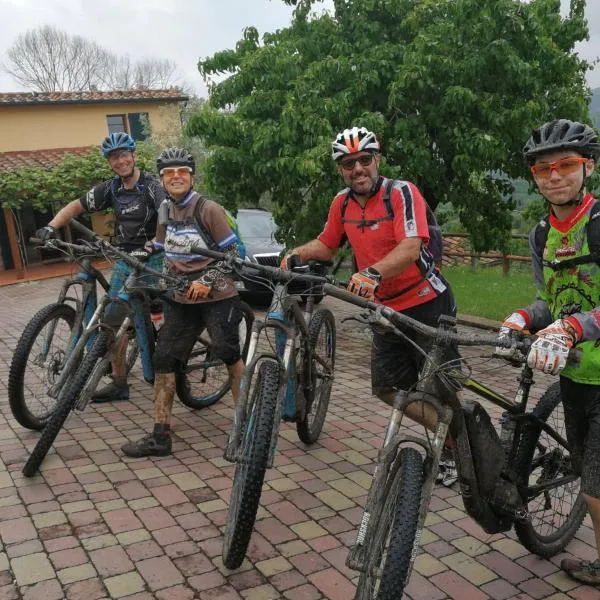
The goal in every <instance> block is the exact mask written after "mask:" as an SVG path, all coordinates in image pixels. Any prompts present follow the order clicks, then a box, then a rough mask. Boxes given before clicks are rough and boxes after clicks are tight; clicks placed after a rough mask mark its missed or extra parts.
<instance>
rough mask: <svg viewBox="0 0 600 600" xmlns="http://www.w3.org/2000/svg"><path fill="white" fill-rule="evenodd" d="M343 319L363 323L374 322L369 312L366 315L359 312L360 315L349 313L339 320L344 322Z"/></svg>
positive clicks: (369, 323)
mask: <svg viewBox="0 0 600 600" xmlns="http://www.w3.org/2000/svg"><path fill="white" fill-rule="evenodd" d="M345 321H358V322H359V323H362V324H363V325H372V324H373V323H375V322H376V321H375V319H373V318H372V317H371V316H370V314H369V316H366V315H365V314H364V313H362V314H360V315H350V316H349V317H344V318H343V319H342V320H341V322H342V323H344V322H345Z"/></svg>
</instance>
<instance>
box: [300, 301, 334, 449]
mask: <svg viewBox="0 0 600 600" xmlns="http://www.w3.org/2000/svg"><path fill="white" fill-rule="evenodd" d="M308 338H309V343H310V346H311V349H312V351H313V356H312V365H311V372H312V382H311V388H312V389H311V392H310V394H308V398H307V399H306V400H307V402H306V411H305V415H304V418H303V419H302V420H301V421H298V423H296V431H297V432H298V437H299V438H300V440H301V441H303V442H304V443H305V444H314V443H315V442H316V441H317V439H318V438H319V435H321V430H322V429H323V423H324V422H325V416H326V415H327V409H328V407H329V397H330V396H331V387H332V385H333V370H334V367H335V317H334V316H333V313H332V312H331V311H330V310H329V309H326V308H323V309H320V310H318V311H316V312H315V313H314V314H313V316H312V319H311V320H310V324H309V327H308Z"/></svg>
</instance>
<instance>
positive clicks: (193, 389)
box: [176, 302, 254, 409]
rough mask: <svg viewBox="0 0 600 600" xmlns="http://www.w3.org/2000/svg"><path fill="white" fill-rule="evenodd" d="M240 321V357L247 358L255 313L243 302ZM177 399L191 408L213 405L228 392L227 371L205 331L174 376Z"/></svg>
mask: <svg viewBox="0 0 600 600" xmlns="http://www.w3.org/2000/svg"><path fill="white" fill-rule="evenodd" d="M240 308H241V311H242V320H241V321H240V324H239V337H240V344H241V345H242V348H241V349H242V358H244V359H245V358H246V354H247V352H248V344H249V343H250V333H251V330H252V322H253V321H254V313H253V312H252V309H251V308H250V307H249V306H248V305H247V304H246V303H245V302H241V303H240ZM176 385H177V396H178V397H179V399H180V400H181V401H182V402H183V404H185V405H186V406H189V407H190V408H193V409H199V408H205V407H207V406H211V405H213V404H214V403H215V402H217V401H218V400H220V399H221V398H222V397H223V396H224V395H225V394H226V393H227V392H228V391H229V371H228V370H227V366H226V365H225V363H224V362H223V361H222V360H219V359H218V358H217V357H216V356H214V353H213V350H212V346H211V339H210V336H209V335H208V332H207V331H204V332H203V333H202V334H201V335H200V336H199V337H198V340H197V341H196V343H195V344H194V347H193V349H192V352H191V354H190V358H189V359H188V362H187V364H186V366H185V368H184V370H183V372H182V373H179V374H178V375H177V383H176Z"/></svg>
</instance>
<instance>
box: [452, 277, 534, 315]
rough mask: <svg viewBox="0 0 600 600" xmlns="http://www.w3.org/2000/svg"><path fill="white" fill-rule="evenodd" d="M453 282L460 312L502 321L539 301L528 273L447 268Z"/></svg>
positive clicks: (453, 289)
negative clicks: (535, 299)
mask: <svg viewBox="0 0 600 600" xmlns="http://www.w3.org/2000/svg"><path fill="white" fill-rule="evenodd" d="M443 274H444V276H445V277H446V279H448V281H449V282H450V285H451V286H452V291H453V292H454V296H455V298H456V304H457V307H458V312H459V313H460V314H463V315H473V316H476V317H486V318H488V319H494V320H496V321H502V320H503V319H504V317H506V316H507V315H509V314H510V313H511V312H513V311H515V310H516V309H518V308H523V307H525V306H527V305H528V304H531V302H533V300H534V298H535V288H534V287H533V275H532V273H531V271H530V270H529V269H527V270H523V271H520V270H517V269H515V270H514V271H513V270H511V273H510V275H509V276H508V277H505V276H504V275H503V274H502V270H501V269H500V268H479V269H477V270H476V271H472V270H471V269H470V268H469V267H444V269H443Z"/></svg>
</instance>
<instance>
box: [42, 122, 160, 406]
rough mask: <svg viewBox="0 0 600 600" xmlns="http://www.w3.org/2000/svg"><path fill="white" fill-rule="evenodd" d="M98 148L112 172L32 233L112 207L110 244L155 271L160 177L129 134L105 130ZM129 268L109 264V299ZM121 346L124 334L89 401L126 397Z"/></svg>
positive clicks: (51, 233)
mask: <svg viewBox="0 0 600 600" xmlns="http://www.w3.org/2000/svg"><path fill="white" fill-rule="evenodd" d="M100 149H101V152H102V154H103V156H104V157H105V158H106V160H107V161H108V164H109V166H110V168H111V169H112V171H113V173H114V174H115V176H114V177H113V178H112V179H109V180H107V181H103V182H102V183H100V184H98V185H96V186H95V187H93V188H92V189H91V190H89V191H88V192H87V193H86V194H84V195H83V196H81V198H78V199H77V200H73V201H72V202H69V204H67V205H66V206H65V207H64V208H62V209H61V210H59V211H58V213H57V214H56V216H55V217H54V218H53V219H52V220H51V221H50V222H49V223H48V225H46V226H45V227H42V228H41V229H39V230H38V231H37V232H36V236H37V237H38V238H41V239H42V240H47V239H49V238H53V237H56V235H57V232H58V230H59V229H60V228H61V227H65V226H66V225H68V224H69V222H70V221H71V219H73V218H75V217H77V216H79V215H81V214H83V213H84V212H96V211H103V210H106V209H112V211H113V212H114V215H115V237H116V240H115V244H116V245H117V246H118V247H119V248H120V249H122V250H124V251H126V252H130V253H131V254H133V255H135V256H136V257H137V258H139V259H142V260H146V261H147V262H148V266H149V267H152V268H154V269H159V270H160V269H161V268H162V256H163V253H162V252H161V251H160V250H161V248H160V246H155V245H154V243H153V240H154V238H155V236H156V227H157V221H158V207H159V206H160V204H161V202H162V201H163V199H164V198H165V197H166V194H165V192H164V190H163V188H162V186H161V184H160V181H159V180H158V179H157V178H156V177H154V176H153V175H151V174H150V173H146V172H144V171H141V170H140V169H139V168H138V167H137V166H136V164H135V160H136V155H135V149H136V145H135V141H134V140H133V138H132V137H131V136H130V135H129V134H127V133H124V132H119V133H111V134H110V135H108V136H107V137H106V138H105V139H104V140H103V141H102V144H101V146H100ZM129 272H130V267H129V266H128V265H126V264H125V263H124V262H122V261H119V262H117V263H116V264H115V266H114V268H113V270H112V275H111V280H110V291H109V294H110V295H111V297H116V296H117V294H118V293H119V290H120V289H121V287H122V286H123V283H124V282H125V280H126V279H127V276H128V275H129ZM149 283H150V282H149ZM112 318H114V319H115V322H117V321H118V319H119V318H120V316H119V315H118V314H117V313H116V311H115V312H114V313H113V316H112ZM126 350H127V339H126V338H125V339H124V341H123V345H122V347H121V348H119V351H118V353H117V357H116V359H115V360H114V362H113V363H112V381H111V383H110V384H108V385H107V386H106V387H104V388H103V389H101V390H99V391H98V392H96V393H95V394H94V398H93V401H94V402H109V401H113V400H127V399H128V398H129V386H128V384H127V371H126V367H125V356H126Z"/></svg>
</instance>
